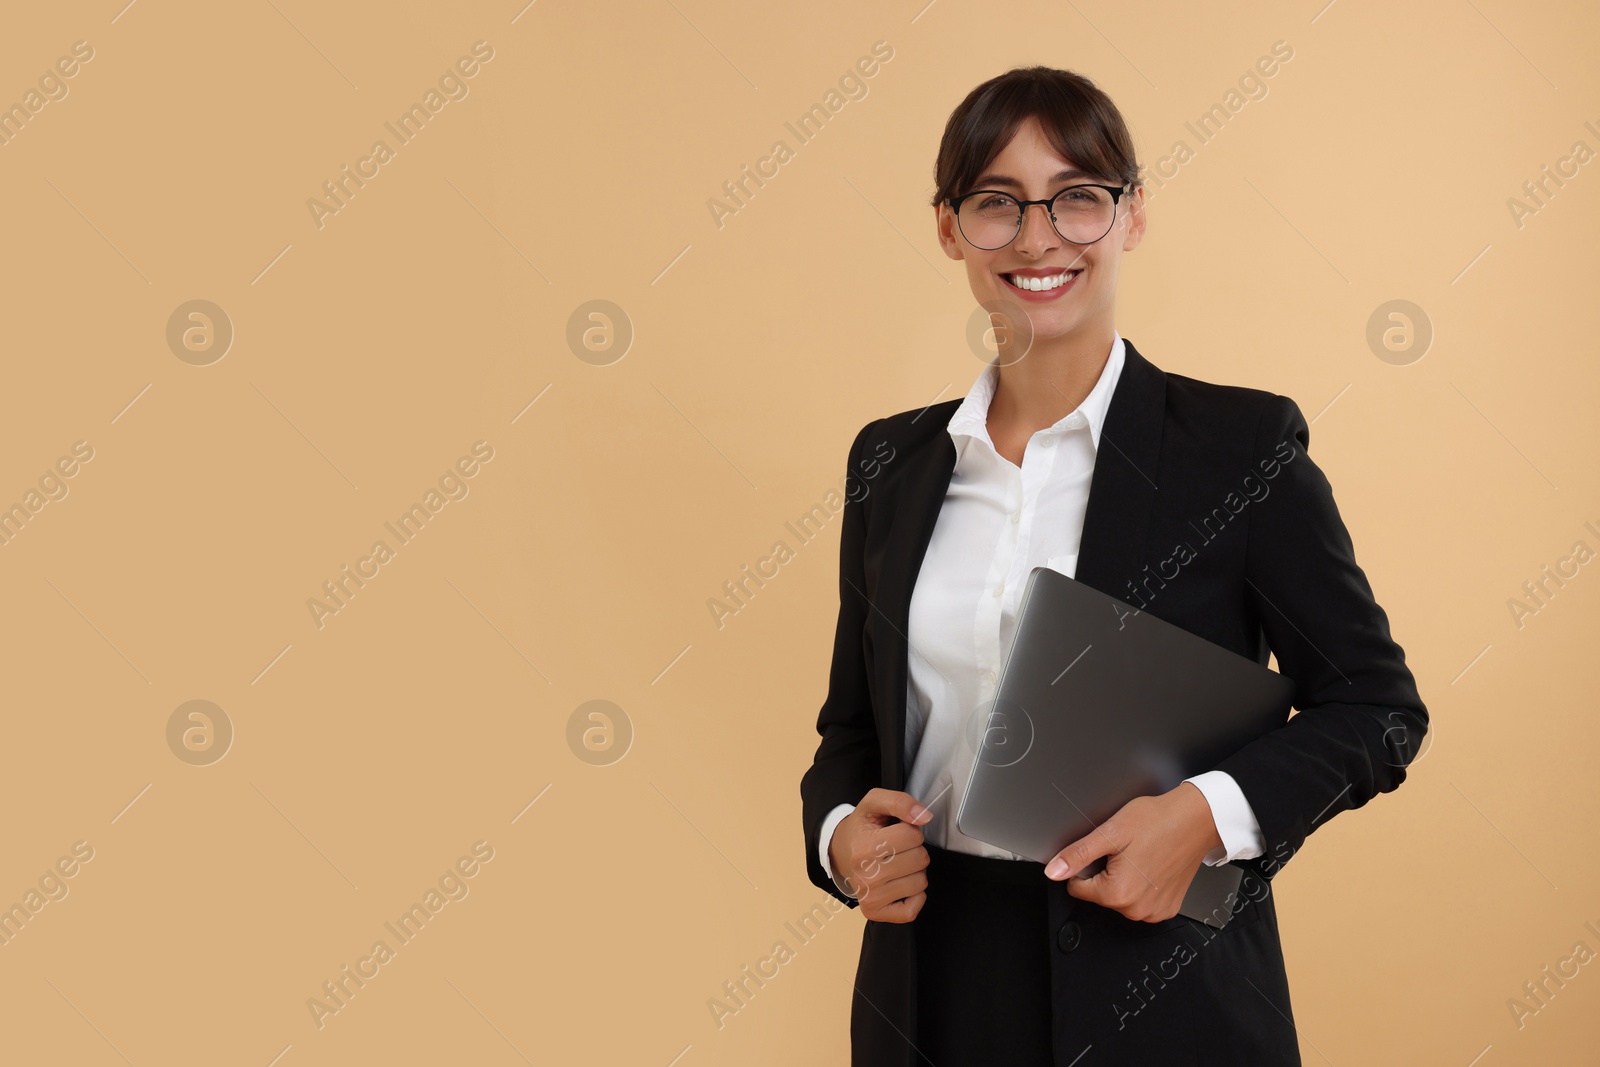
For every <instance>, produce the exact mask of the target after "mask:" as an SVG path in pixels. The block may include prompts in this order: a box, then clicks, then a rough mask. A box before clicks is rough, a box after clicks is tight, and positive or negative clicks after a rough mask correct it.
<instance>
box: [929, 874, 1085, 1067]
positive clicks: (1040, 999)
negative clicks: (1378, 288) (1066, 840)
mask: <svg viewBox="0 0 1600 1067" xmlns="http://www.w3.org/2000/svg"><path fill="white" fill-rule="evenodd" d="M925 847H926V848H927V850H928V884H929V892H928V899H927V902H926V903H925V904H924V905H923V907H922V911H920V912H918V913H917V917H916V919H914V920H913V921H912V922H911V923H910V926H911V927H912V929H913V936H914V938H915V941H916V959H917V977H916V985H917V1009H916V1011H917V1013H916V1037H915V1039H914V1041H915V1045H916V1050H917V1052H918V1053H919V1057H918V1059H917V1064H918V1067H964V1065H967V1064H987V1063H1004V1064H1008V1065H1013V1064H1014V1065H1016V1067H1049V1065H1050V1064H1051V1063H1052V1062H1053V1060H1052V1056H1051V993H1050V952H1051V950H1052V948H1053V947H1054V937H1053V935H1052V932H1051V930H1050V920H1049V914H1048V912H1047V897H1046V885H1047V882H1046V879H1045V877H1044V865H1043V864H1042V863H1034V862H1033V861H1031V860H1006V859H988V858H985V857H983V856H973V855H970V854H968V853H965V852H952V851H950V850H948V849H943V848H939V847H938V846H937V845H926V846H925Z"/></svg>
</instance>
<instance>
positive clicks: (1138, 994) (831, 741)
mask: <svg viewBox="0 0 1600 1067" xmlns="http://www.w3.org/2000/svg"><path fill="white" fill-rule="evenodd" d="M1124 344H1125V346H1126V347H1125V361H1124V364H1123V369H1122V374H1121V377H1120V378H1119V379H1118V382H1117V387H1116V389H1115V391H1114V392H1113V393H1112V396H1111V404H1110V407H1109V409H1108V411H1107V413H1106V421H1105V425H1104V427H1103V429H1102V433H1101V437H1100V448H1099V451H1098V454H1097V456H1096V459H1095V466H1094V474H1093V477H1092V480H1091V482H1090V490H1089V500H1088V506H1087V510H1086V512H1085V514H1084V524H1083V537H1082V541H1081V545H1080V549H1079V554H1078V562H1077V571H1076V576H1077V580H1078V581H1081V582H1083V583H1085V584H1086V585H1090V586H1092V587H1094V588H1096V589H1099V590H1100V591H1102V592H1104V593H1108V594H1110V595H1112V596H1115V597H1119V598H1121V599H1122V600H1124V601H1126V602H1127V603H1129V604H1130V605H1132V606H1134V607H1136V608H1139V609H1141V610H1147V611H1149V612H1150V614H1152V615H1155V616H1156V617H1157V618H1161V619H1164V620H1166V621H1167V622H1170V623H1172V624H1174V625H1176V626H1181V627H1183V628H1184V629H1185V630H1188V631H1190V632H1191V633H1194V634H1198V635H1199V636H1201V637H1204V638H1206V639H1207V640H1209V641H1212V642H1214V643H1216V644H1219V645H1221V646H1223V647H1224V648H1228V649H1231V650H1232V651H1234V652H1237V653H1239V654H1241V655H1245V656H1250V657H1253V658H1255V659H1257V660H1258V661H1259V662H1261V663H1263V664H1265V663H1266V662H1267V655H1268V651H1269V649H1270V651H1271V652H1272V653H1273V654H1274V655H1276V657H1277V661H1278V668H1279V670H1280V671H1281V672H1282V673H1283V674H1284V675H1285V676H1287V677H1288V678H1290V679H1292V680H1293V682H1294V684H1295V696H1294V706H1295V708H1296V709H1297V714H1295V715H1293V716H1291V717H1290V718H1289V720H1288V721H1287V723H1285V725H1283V726H1282V727H1280V728H1278V729H1276V730H1274V731H1272V732H1271V733H1269V734H1267V735H1265V736H1263V737H1261V738H1259V739H1258V740H1256V741H1254V742H1252V743H1250V744H1249V745H1246V746H1245V747H1244V748H1242V749H1240V750H1239V751H1238V752H1236V753H1235V754H1233V755H1232V756H1230V757H1228V758H1227V759H1225V760H1223V761H1222V762H1221V763H1220V764H1219V765H1218V769H1220V770H1223V771H1226V772H1228V773H1229V774H1231V775H1232V776H1233V778H1234V780H1235V781H1237V782H1238V784H1239V788H1240V789H1241V790H1242V791H1243V793H1244V796H1245V799H1246V800H1248V801H1249V803H1250V806H1251V808H1252V809H1253V810H1254V812H1255V814H1256V818H1257V820H1258V821H1259V823H1260V825H1261V830H1262V834H1263V836H1264V838H1265V841H1266V852H1265V854H1264V855H1263V856H1261V857H1259V858H1256V859H1252V860H1239V861H1236V862H1237V863H1238V865H1240V866H1242V867H1244V868H1245V869H1246V875H1245V879H1244V884H1243V886H1242V895H1243V897H1244V898H1245V899H1246V900H1247V903H1246V904H1245V905H1244V906H1243V907H1242V909H1241V910H1238V911H1236V913H1235V917H1234V918H1233V920H1232V921H1231V922H1229V923H1228V924H1227V926H1225V927H1224V928H1223V929H1222V930H1220V931H1218V930H1214V929H1212V928H1211V927H1207V926H1205V925H1204V924H1201V923H1198V922H1195V921H1193V920H1190V919H1187V918H1184V917H1183V916H1175V917H1174V918H1172V919H1169V920H1166V921H1165V922H1159V923H1141V922H1135V921H1132V920H1128V919H1125V918H1123V917H1122V916H1121V915H1120V914H1119V913H1117V912H1115V911H1112V910H1111V909H1108V908H1103V907H1101V906H1099V905H1096V904H1092V903H1090V902H1088V901H1080V900H1077V899H1076V898H1074V897H1072V896H1070V895H1069V894H1068V893H1067V892H1066V888H1065V885H1064V884H1062V883H1054V882H1051V883H1049V887H1048V888H1049V892H1050V916H1051V928H1052V929H1057V928H1058V927H1060V926H1064V925H1069V924H1071V923H1076V924H1077V926H1076V927H1075V928H1074V936H1072V937H1062V938H1061V939H1060V942H1061V946H1062V949H1061V950H1054V949H1053V950H1052V957H1053V960H1054V963H1053V968H1054V980H1053V983H1052V985H1053V988H1054V989H1055V991H1056V996H1057V1004H1056V1011H1055V1016H1056V1050H1057V1055H1058V1056H1060V1057H1062V1058H1061V1060H1060V1062H1061V1063H1063V1064H1066V1063H1069V1062H1071V1061H1072V1058H1073V1057H1074V1056H1076V1055H1078V1054H1079V1052H1080V1050H1082V1049H1084V1048H1085V1047H1086V1046H1089V1047H1090V1051H1089V1052H1088V1053H1087V1054H1086V1055H1084V1056H1083V1058H1082V1059H1081V1060H1079V1061H1078V1064H1077V1067H1098V1065H1105V1064H1114V1063H1130V1064H1131V1063H1136V1062H1141V1063H1142V1062H1149V1063H1154V1062H1160V1063H1162V1064H1164V1065H1172V1064H1182V1063H1210V1062H1216V1063H1228V1064H1237V1063H1250V1064H1253V1065H1258V1067H1259V1065H1262V1064H1279V1063H1286V1064H1287V1063H1299V1062H1300V1060H1299V1053H1298V1047H1297V1044H1296V1040H1295V1035H1294V1030H1293V1026H1292V1022H1291V1019H1292V1013H1291V1011H1290V1007H1289V991H1288V981H1287V978H1286V975H1285V972H1284V964H1283V953H1282V949H1281V947H1280V944H1279V939H1278V924H1277V912H1276V909H1275V907H1274V905H1273V899H1272V896H1271V893H1270V887H1269V884H1268V883H1269V882H1270V880H1271V879H1272V877H1273V875H1274V874H1276V872H1277V871H1279V870H1281V869H1282V867H1283V865H1284V864H1285V863H1286V862H1287V861H1288V860H1289V859H1290V857H1292V856H1293V855H1294V853H1295V852H1296V851H1298V850H1299V848H1300V846H1301V844H1302V843H1303V842H1304V841H1305V839H1306V837H1307V835H1309V834H1310V833H1311V831H1312V830H1313V829H1314V828H1316V827H1317V826H1319V825H1321V824H1322V823H1324V822H1326V821H1327V820H1328V819H1329V818H1331V817H1332V816H1334V815H1335V814H1337V813H1338V812H1340V811H1344V810H1346V809H1349V808H1358V807H1360V806H1361V805H1363V804H1365V803H1366V802H1367V801H1368V800H1370V799H1372V797H1373V796H1375V795H1376V794H1378V793H1386V792H1389V791H1391V790H1393V789H1395V788H1396V787H1397V786H1399V784H1400V783H1401V782H1402V781H1404V780H1405V767H1406V765H1407V764H1408V763H1409V762H1410V760H1411V759H1412V758H1413V757H1414V755H1415V754H1416V753H1417V751H1418V750H1419V746H1420V744H1421V741H1422V738H1423V735H1424V734H1425V732H1426V730H1427V723H1428V713H1427V709H1426V708H1425V707H1424V705H1423V703H1422V700H1421V698H1420V697H1419V696H1418V693H1417V687H1416V683H1415V681H1414V679H1413V678H1412V675H1411V672H1410V670H1409V669H1408V668H1407V667H1406V664H1405V655H1404V652H1403V650H1402V649H1401V647H1400V646H1399V645H1398V644H1396V643H1395V641H1394V640H1393V639H1392V638H1391V637H1390V635H1389V623H1388V617H1387V616H1386V615H1385V614H1384V611H1383V609H1382V608H1381V607H1379V606H1378V604H1377V603H1376V601H1375V600H1374V599H1373V595H1372V588H1371V586H1370V585H1369V584H1368V582H1367V579H1366V576H1365V574H1363V572H1362V570H1361V568H1360V567H1359V566H1358V565H1357V564H1356V559H1355V551H1354V548H1353V547H1352V545H1351V541H1350V535H1349V534H1348V532H1347V531H1346V529H1345V526H1344V523H1343V521H1342V520H1341V519H1340V517H1339V510H1338V507H1337V506H1336V505H1335V503H1334V499H1333V492H1332V489H1331V488H1330V486H1329V484H1328V480H1327V478H1326V477H1324V475H1323V473H1322V471H1321V470H1319V469H1318V468H1317V466H1316V465H1315V464H1314V463H1313V462H1312V461H1311V458H1310V457H1309V456H1308V455H1307V454H1306V451H1305V450H1306V445H1307V442H1308V441H1309V438H1310V431H1309V429H1308V427H1307V425H1306V421H1305V418H1304V416H1303V415H1302V414H1301V412H1300V409H1299V407H1298V406H1297V405H1296V404H1295V402H1294V401H1293V400H1291V399H1289V398H1288V397H1284V396H1278V395H1276V394H1274V393H1271V392H1268V391H1265V390H1260V389H1249V388H1243V387H1237V386H1225V385H1215V384H1211V383H1208V382H1203V381H1199V380H1197V379H1194V378H1189V377H1185V376H1183V375H1179V374H1169V373H1166V372H1164V371H1162V370H1161V369H1160V368H1158V367H1157V366H1155V365H1154V364H1153V363H1151V362H1150V361H1149V360H1147V359H1145V358H1144V357H1143V356H1142V355H1140V353H1139V352H1138V350H1137V349H1135V348H1134V346H1133V344H1132V343H1131V342H1127V341H1126V339H1125V340H1124ZM960 403H961V401H960V399H955V400H949V401H946V402H944V403H941V404H937V405H933V406H930V407H927V408H924V409H922V410H920V411H906V412H902V413H900V414H897V415H891V416H889V417H887V418H883V419H878V420H876V421H874V422H872V423H870V424H868V425H867V426H865V427H864V428H863V429H862V430H861V432H860V433H859V434H857V435H856V439H855V442H854V443H853V444H852V445H851V448H850V456H849V473H850V475H851V479H850V485H849V489H850V491H849V492H848V493H847V494H846V503H845V509H844V517H843V523H842V530H841V534H840V552H839V618H838V627H837V630H836V632H835V636H834V648H833V663H832V668H831V672H830V674H829V680H828V695H827V699H826V700H825V701H824V703H823V705H822V710H821V713H820V714H819V715H818V717H817V731H818V733H819V734H820V735H821V743H820V744H819V745H818V746H817V752H816V757H815V760H814V762H813V763H812V765H811V767H810V768H809V769H808V770H807V771H806V772H805V775H804V777H803V778H802V780H801V783H800V795H801V801H802V809H803V818H804V826H805V849H806V852H805V856H806V869H807V873H808V874H809V876H810V878H811V881H812V882H813V883H814V884H815V885H817V886H818V887H820V888H821V889H823V890H825V891H827V892H828V893H830V894H831V895H833V896H835V897H837V898H838V899H839V900H841V901H843V902H844V903H846V904H847V905H849V906H850V907H855V906H856V903H855V901H854V900H853V899H851V898H849V897H848V896H845V895H844V894H842V893H840V892H839V889H838V887H837V886H835V885H834V883H833V881H832V879H830V878H829V877H828V876H827V873H826V872H825V871H824V870H823V869H822V865H821V863H820V862H819V861H818V857H817V851H818V841H819V837H820V832H821V824H822V821H823V819H824V818H825V817H826V816H827V814H828V812H829V811H831V810H832V809H833V808H834V806H835V805H837V804H841V803H856V802H859V801H860V799H861V797H862V796H863V795H864V794H865V793H866V792H867V791H868V790H869V789H871V788H872V787H874V786H883V787H885V788H888V789H895V790H903V789H904V788H905V782H906V772H907V768H906V765H905V758H904V752H903V748H904V739H905V722H906V674H907V660H906V656H907V644H906V641H907V639H906V630H907V625H908V617H909V614H910V603H911V592H912V587H913V585H914V584H915V582H916V579H917V575H918V572H919V571H920V569H921V566H922V559H923V555H924V553H925V552H926V550H927V547H928V542H929V540H930V538H931V537H932V534H933V528H934V524H935V522H936V521H937V520H938V517H939V511H940V507H941V505H942V504H943V502H944V496H945V492H946V489H947V487H948V486H949V482H950V476H951V473H952V471H953V470H954V467H955V458H956V457H955V446H954V443H953V442H952V441H951V439H950V435H949V432H948V429H947V424H948V423H949V421H950V417H951V415H953V414H954V412H955V409H956V408H957V407H958V406H959V405H960ZM918 799H920V800H924V801H925V800H927V799H928V798H926V797H919V798H918ZM929 883H930V884H929V887H928V892H929V893H930V894H932V893H937V892H938V891H939V889H938V886H937V884H934V879H933V878H931V877H930V879H929ZM914 925H915V920H913V922H912V923H909V924H906V923H879V922H871V921H869V922H868V923H867V924H866V930H865V933H864V936H863V940H862V948H861V959H860V964H859V969H858V972H857V978H856V991H855V995H854V999H853V1003H852V1012H851V1037H852V1046H853V1049H854V1057H855V1058H854V1061H853V1062H855V1063H861V1064H865V1063H871V1064H902V1063H911V1062H912V1059H911V1055H912V1049H911V1047H910V1044H911V1043H912V1042H914V1041H915V1033H916V1020H915V1005H916V995H915V987H914V985H913V984H912V983H913V982H914V979H915V952H914V943H913V941H912V928H913V926H914ZM1080 933H1081V937H1080V936H1077V935H1078V934H1080ZM1068 945H1071V946H1072V948H1071V950H1070V951H1067V950H1065V946H1068ZM1185 945H1187V946H1190V947H1189V949H1188V950H1187V951H1188V952H1189V953H1191V954H1192V957H1193V958H1192V959H1179V957H1182V956H1184V955H1185V949H1184V947H1183V946H1185ZM1252 985H1253V986H1254V987H1255V988H1254V989H1252ZM1207 1049H1211V1050H1214V1051H1213V1052H1210V1053H1208V1052H1207V1051H1206V1050H1207ZM1194 1057H1199V1058H1194ZM1209 1057H1214V1058H1209Z"/></svg>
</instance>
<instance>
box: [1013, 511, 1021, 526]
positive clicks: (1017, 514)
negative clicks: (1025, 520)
mask: <svg viewBox="0 0 1600 1067" xmlns="http://www.w3.org/2000/svg"><path fill="white" fill-rule="evenodd" d="M1021 521H1022V513H1021V512H1017V511H1013V512H1012V513H1011V523H1012V525H1013V526H1014V525H1016V524H1017V523H1019V522H1021Z"/></svg>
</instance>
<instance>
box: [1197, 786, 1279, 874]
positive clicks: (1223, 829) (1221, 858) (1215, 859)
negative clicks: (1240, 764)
mask: <svg viewBox="0 0 1600 1067" xmlns="http://www.w3.org/2000/svg"><path fill="white" fill-rule="evenodd" d="M1184 781H1185V782H1193V783H1194V785H1195V788H1196V789H1198V790H1200V792H1201V793H1202V794H1203V795H1204V796H1205V798H1206V803H1207V804H1209V805H1210V806H1211V821H1212V822H1214V823H1215V824H1216V826H1217V836H1218V837H1220V838H1222V844H1221V845H1219V846H1218V847H1217V848H1214V849H1212V850H1211V851H1210V852H1208V853H1206V856H1205V863H1206V866H1208V867H1215V866H1217V865H1218V864H1219V863H1228V862H1230V861H1232V860H1248V859H1254V858H1255V857H1257V856H1259V855H1261V854H1262V853H1263V852H1265V851H1266V841H1265V840H1264V839H1263V838H1262V836H1261V824H1260V823H1258V822H1257V821H1256V813H1255V812H1254V811H1253V810H1251V808H1250V802H1249V801H1248V800H1246V799H1245V798H1244V791H1243V790H1241V789H1240V788H1239V783H1238V782H1236V781H1234V780H1233V775H1231V774H1229V773H1228V772H1227V771H1206V772H1205V773H1204V774H1197V775H1195V776H1194V777H1193V778H1185V779H1184Z"/></svg>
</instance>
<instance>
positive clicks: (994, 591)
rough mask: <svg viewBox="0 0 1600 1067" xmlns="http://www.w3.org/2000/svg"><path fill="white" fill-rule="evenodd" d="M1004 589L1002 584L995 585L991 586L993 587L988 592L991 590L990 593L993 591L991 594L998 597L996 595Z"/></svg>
mask: <svg viewBox="0 0 1600 1067" xmlns="http://www.w3.org/2000/svg"><path fill="white" fill-rule="evenodd" d="M1004 589H1005V586H1003V585H997V586H995V587H994V588H993V589H992V590H990V592H992V593H993V594H994V595H995V596H997V597H998V596H999V595H1000V593H1001V592H1002V591H1003V590H1004Z"/></svg>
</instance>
